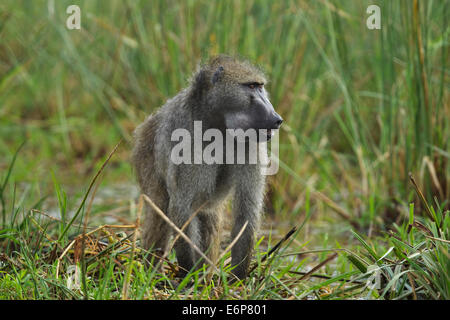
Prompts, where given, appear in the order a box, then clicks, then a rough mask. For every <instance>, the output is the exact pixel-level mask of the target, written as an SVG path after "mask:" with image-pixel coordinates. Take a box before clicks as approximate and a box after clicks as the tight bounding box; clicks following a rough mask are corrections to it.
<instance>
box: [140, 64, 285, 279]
mask: <svg viewBox="0 0 450 320" xmlns="http://www.w3.org/2000/svg"><path fill="white" fill-rule="evenodd" d="M265 83H266V77H265V75H264V74H263V72H262V71H261V70H260V69H259V68H258V67H256V66H254V65H253V64H251V63H249V62H247V61H245V60H242V59H238V58H235V57H230V56H225V55H220V56H217V57H214V58H212V59H211V60H209V62H208V63H206V64H204V65H202V66H201V67H200V68H199V70H198V71H197V72H196V73H195V74H194V76H193V77H192V79H191V81H190V85H189V86H188V87H187V88H186V89H184V90H182V91H181V92H179V93H178V94H177V95H176V96H175V97H173V98H172V99H169V100H168V101H167V102H166V103H165V104H164V105H163V106H162V107H161V108H160V109H159V110H158V111H157V112H155V113H154V114H151V115H150V116H149V117H148V118H147V119H146V120H145V121H144V122H143V123H142V124H141V125H139V126H138V127H137V128H136V130H135V145H134V149H133V155H132V162H133V165H134V168H135V171H136V174H137V179H138V182H139V184H140V188H141V192H142V193H144V194H146V195H147V196H148V197H149V198H151V199H152V200H153V202H154V203H155V204H156V205H157V206H158V207H159V208H160V209H161V210H162V211H163V212H164V213H165V214H166V215H167V216H168V217H169V218H170V219H171V220H172V221H173V222H174V224H176V225H177V226H178V227H179V228H181V227H182V226H183V225H184V223H185V222H186V221H187V220H188V219H189V217H190V216H191V215H192V214H193V213H194V212H195V210H197V209H198V208H200V207H201V209H200V212H198V213H197V215H196V216H195V218H194V219H193V220H192V221H191V222H190V224H189V225H188V226H187V227H186V228H185V229H184V232H185V234H186V235H187V236H188V237H189V238H190V240H192V242H193V243H195V244H196V245H197V246H198V247H199V248H200V249H201V250H203V252H205V253H206V254H207V256H208V257H210V259H211V260H212V261H215V260H214V259H215V258H216V257H217V253H218V249H219V231H220V229H221V225H220V216H221V211H222V207H223V204H224V202H225V201H226V199H227V198H228V196H229V195H230V196H231V197H232V198H233V219H234V225H233V227H232V232H231V237H232V239H234V238H235V237H236V235H237V234H238V233H239V231H240V230H241V228H242V227H243V226H244V224H245V223H246V222H247V221H248V224H247V227H246V228H245V229H244V232H243V233H242V235H241V237H240V238H239V240H238V241H237V242H236V244H235V245H234V246H233V248H232V250H231V256H232V261H231V263H232V266H234V269H233V273H234V274H235V275H236V276H237V277H238V278H240V279H243V278H245V277H246V275H247V271H248V267H249V263H250V258H251V253H252V249H253V245H254V234H255V231H256V230H257V228H258V223H259V220H260V211H261V207H262V203H263V196H264V185H265V179H264V176H263V175H262V174H261V166H260V163H259V162H258V163H256V164H247V163H245V164H224V163H213V164H205V163H201V164H196V163H191V164H189V163H182V164H174V163H173V161H171V149H172V148H173V146H174V144H175V142H174V141H172V138H171V135H172V133H173V132H174V130H175V129H179V128H182V129H185V130H187V132H190V133H192V134H193V130H194V121H201V123H202V128H203V129H209V128H214V129H217V130H220V132H222V133H224V135H225V134H226V132H225V131H226V130H228V129H242V130H247V129H254V130H259V129H265V130H267V132H268V134H267V137H266V138H267V139H270V136H271V134H272V133H273V130H276V129H278V128H279V127H280V125H281V123H282V121H283V120H282V118H281V117H280V115H278V114H277V113H276V112H275V110H274V108H273V106H272V104H271V103H270V101H269V98H268V94H267V92H266V90H265V88H264V85H265ZM263 140H264V139H263ZM244 143H248V141H247V140H246V141H245V142H244ZM246 150H247V149H246ZM246 152H247V153H248V151H246ZM194 156H195V155H194ZM224 156H225V155H224ZM145 210H146V212H145V218H144V219H143V220H144V221H143V233H142V237H143V246H144V248H146V249H149V248H153V249H159V250H162V251H163V252H164V251H166V250H167V248H168V242H169V237H170V236H171V234H172V231H173V230H171V227H170V226H169V225H168V224H167V223H166V222H165V221H164V220H163V219H162V218H161V217H160V216H159V215H157V214H156V213H155V212H154V211H153V209H152V208H151V207H150V206H148V205H147V206H146V208H145ZM174 248H175V251H176V257H177V260H178V264H179V266H180V267H181V268H180V274H179V276H184V275H185V274H186V273H185V272H183V270H182V269H184V270H191V269H193V267H194V266H197V267H199V263H198V262H199V259H200V255H199V254H198V252H196V251H195V250H194V249H193V248H192V247H191V246H190V245H189V244H188V243H187V242H186V241H185V240H184V239H182V238H179V239H178V240H177V242H176V243H175V245H174Z"/></svg>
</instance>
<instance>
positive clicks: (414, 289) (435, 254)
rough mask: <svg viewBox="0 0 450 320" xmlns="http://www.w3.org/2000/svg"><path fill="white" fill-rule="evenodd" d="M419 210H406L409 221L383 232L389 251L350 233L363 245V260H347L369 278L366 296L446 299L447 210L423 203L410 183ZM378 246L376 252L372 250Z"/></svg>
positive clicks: (449, 293) (449, 266)
mask: <svg viewBox="0 0 450 320" xmlns="http://www.w3.org/2000/svg"><path fill="white" fill-rule="evenodd" d="M411 180H412V181H413V183H414V186H415V188H416V191H417V194H418V196H419V199H420V200H421V201H422V202H423V207H424V208H426V209H423V210H428V211H429V212H428V213H427V214H425V215H421V216H417V215H416V214H415V206H414V203H411V204H410V207H409V219H408V220H407V221H405V222H404V223H402V224H401V225H397V224H394V225H393V227H394V230H389V232H388V233H387V243H388V245H389V248H388V249H387V250H385V251H384V252H380V249H381V248H380V246H379V245H378V246H372V245H370V244H369V243H368V241H366V240H364V239H363V237H361V236H360V235H358V234H357V233H355V232H354V236H355V237H356V238H357V239H358V240H359V242H360V243H361V244H362V245H363V249H362V251H363V252H364V256H365V258H364V259H361V258H356V257H355V256H353V255H349V256H348V258H349V259H350V261H351V262H352V263H353V264H354V265H355V266H356V267H357V269H358V270H359V271H360V272H361V274H362V277H369V281H368V282H367V286H366V287H367V288H368V293H367V295H368V296H369V297H370V296H373V297H376V298H383V299H442V300H448V299H449V298H450V274H449V270H450V255H449V252H450V232H449V230H450V211H448V210H445V211H444V210H443V209H442V207H441V206H440V205H439V203H438V202H437V201H436V202H435V205H432V204H429V203H427V202H426V200H425V198H424V197H423V194H422V192H421V191H420V189H418V188H417V185H416V184H415V182H414V179H413V178H412V177H411ZM375 247H378V250H376V249H375Z"/></svg>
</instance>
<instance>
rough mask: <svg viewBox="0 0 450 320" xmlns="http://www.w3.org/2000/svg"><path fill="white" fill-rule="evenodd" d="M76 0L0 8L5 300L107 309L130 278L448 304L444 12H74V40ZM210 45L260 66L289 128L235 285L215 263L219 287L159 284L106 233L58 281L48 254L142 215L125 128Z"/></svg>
mask: <svg viewBox="0 0 450 320" xmlns="http://www.w3.org/2000/svg"><path fill="white" fill-rule="evenodd" d="M70 4H74V3H73V1H72V2H70V1H26V0H24V1H3V2H2V3H1V4H0V214H1V218H0V219H1V220H0V222H1V229H0V298H3V299H48V298H50V299H71V298H76V299H82V298H85V297H87V298H91V299H100V298H103V299H119V298H122V297H123V294H124V292H123V290H124V289H123V287H124V285H125V284H126V283H128V282H129V285H130V287H129V290H128V293H127V297H128V298H130V299H140V298H149V299H153V298H164V299H166V298H174V299H184V298H199V299H210V298H227V299H228V298H229V299H237V298H244V299H247V298H252V299H255V298H258V299H281V298H289V297H291V298H315V299H324V298H325V299H343V298H367V297H368V298H372V299H382V298H383V299H384V298H385V299H414V298H418V299H421V298H427V299H448V297H449V275H448V274H449V262H448V261H449V257H448V252H449V251H448V249H449V248H448V245H449V243H448V241H449V235H448V209H449V208H450V207H449V206H450V203H449V200H450V184H449V182H450V166H449V161H450V159H449V158H450V153H449V150H450V146H449V141H450V139H449V138H450V124H449V121H450V107H449V103H448V101H450V99H449V91H448V87H449V69H448V61H449V59H448V52H449V50H448V46H449V28H448V22H447V21H448V18H447V16H448V12H449V6H450V2H449V1H447V0H445V1H438V0H434V1H433V0H429V1H414V0H402V1H331V0H323V1H268V0H263V1H253V0H250V1H237V0H234V1H207V0H199V1H163V0H160V1H159V0H158V1H156V0H155V1H108V2H107V3H105V2H103V1H77V2H76V4H78V5H79V6H80V8H81V13H82V22H81V25H82V30H81V31H75V30H68V29H66V27H65V21H66V18H67V16H68V15H67V14H66V13H65V10H66V8H67V6H68V5H70ZM370 4H377V5H379V6H380V8H381V14H382V17H381V24H382V29H381V30H368V29H367V28H366V19H367V17H368V15H367V14H366V8H367V6H368V5H370ZM218 53H227V54H237V55H241V56H244V57H246V58H249V59H250V60H252V61H254V62H255V63H257V64H259V65H261V66H262V67H263V68H264V69H265V70H266V73H267V75H268V77H269V79H270V83H269V84H268V90H269V92H270V94H271V101H272V103H273V105H274V106H275V108H276V109H277V112H278V113H280V114H281V115H282V116H283V118H284V119H285V123H284V124H283V126H282V130H281V132H280V143H281V145H280V172H279V173H278V174H277V175H276V176H273V177H270V178H269V182H270V185H269V192H268V195H267V199H266V200H267V201H266V218H265V219H264V224H263V228H262V229H263V230H262V231H263V233H262V234H263V235H262V237H263V239H262V240H261V241H260V243H259V245H258V247H257V248H256V252H257V254H256V256H255V263H257V268H256V269H255V270H254V271H253V274H252V277H250V278H249V279H248V280H247V281H246V282H245V286H241V285H239V284H228V283H227V281H226V278H227V277H226V275H227V274H229V271H228V270H227V269H226V267H225V266H226V264H224V261H222V264H219V266H220V265H222V266H223V268H219V271H220V272H215V273H214V276H213V278H212V282H211V281H209V282H205V281H206V280H205V277H204V274H203V273H194V274H192V275H191V278H192V279H194V283H195V285H193V286H192V287H190V286H188V287H185V289H181V288H179V289H177V290H172V289H169V288H165V289H164V285H166V286H167V284H168V282H167V281H166V280H168V279H169V278H170V277H171V273H170V272H169V273H165V274H161V273H160V272H156V271H155V272H147V271H145V270H144V267H143V265H142V258H143V256H144V255H145V254H146V253H145V252H143V251H142V250H141V248H140V247H139V242H137V243H135V245H136V248H135V249H136V250H135V252H134V254H133V257H131V255H130V251H132V244H133V243H134V242H133V241H132V239H133V229H132V228H131V229H125V231H126V232H127V235H128V236H130V238H129V239H127V240H126V241H125V240H124V243H121V242H120V241H121V240H120V239H122V238H120V237H117V236H115V233H116V232H118V231H120V230H116V229H114V228H113V229H108V230H109V231H108V232H109V233H108V234H109V236H108V235H107V234H105V233H104V231H102V230H103V229H102V230H99V231H98V232H95V233H93V234H92V235H91V238H90V240H92V243H87V244H86V247H85V249H89V250H90V249H92V252H88V253H86V257H84V255H82V256H81V257H77V259H79V260H78V267H77V268H78V269H77V270H78V271H79V272H81V271H83V272H81V274H80V279H79V280H80V282H79V283H78V282H77V285H76V286H73V285H69V284H68V279H72V280H74V279H75V278H73V277H71V276H70V275H69V269H70V268H72V267H71V266H76V265H77V263H74V261H75V260H76V259H75V255H76V254H75V252H74V251H70V252H68V253H67V254H66V255H65V256H64V257H63V258H61V261H60V266H59V273H58V275H56V263H57V258H58V257H60V256H61V255H62V254H63V251H64V249H65V248H67V246H68V245H69V244H70V243H71V242H72V241H73V239H74V238H75V237H76V236H77V235H80V234H82V233H83V230H84V223H85V222H86V221H87V223H88V227H89V228H95V227H97V226H100V225H104V224H119V225H129V224H134V223H135V220H136V218H137V212H138V209H137V200H136V198H137V194H136V192H135V191H134V189H133V186H135V185H136V183H135V180H134V178H133V173H132V171H131V167H130V164H129V155H130V149H131V135H132V131H133V129H134V128H135V127H136V125H138V124H139V123H140V122H142V121H143V120H144V119H145V117H146V115H147V114H149V113H150V112H152V111H154V110H156V109H157V108H158V107H159V106H161V105H162V104H163V103H164V102H165V101H166V100H167V99H168V98H170V97H171V96H173V95H174V94H176V93H177V92H178V91H179V90H180V89H182V88H183V87H185V86H186V85H187V83H188V80H189V77H190V76H191V74H192V72H193V71H194V70H195V69H196V67H197V65H198V64H199V63H200V62H201V61H204V60H205V59H207V58H208V57H209V56H211V55H213V54H218ZM120 139H123V140H122V141H123V142H122V143H121V145H120V146H119V148H118V149H117V151H116V152H115V153H114V155H113V156H112V158H111V159H110V160H109V162H108V166H107V167H106V168H105V169H104V170H102V171H101V172H100V170H101V166H102V164H103V163H104V161H105V159H106V158H107V155H108V154H109V152H111V150H113V148H114V146H115V145H116V144H117V143H118V141H119V140H120ZM24 142H25V143H24ZM23 143H24V144H23ZM22 144H23V145H22ZM19 149H20V150H19ZM99 172H100V174H99V176H98V179H97V180H96V181H95V183H92V184H91V182H92V181H93V177H94V176H95V175H96V173H99ZM409 173H412V175H413V177H414V179H415V182H416V186H414V185H413V184H412V183H411V181H410V178H409ZM418 190H420V192H418ZM420 194H422V195H420ZM91 199H92V200H91ZM411 205H412V206H413V208H412V209H411ZM32 209H37V210H39V212H38V211H32ZM42 212H43V213H42ZM46 215H51V216H52V217H54V218H57V219H58V220H52V219H50V218H48V217H47V216H46ZM86 216H87V218H86ZM306 218H308V219H306ZM306 220H307V222H306V223H305V224H304V225H303V226H302V228H299V231H298V232H297V233H296V234H295V236H292V237H291V238H290V239H289V240H288V241H287V242H286V243H284V244H283V246H282V248H281V249H279V251H277V252H276V253H274V254H273V255H272V256H271V258H270V259H267V260H264V261H261V260H262V259H263V257H264V255H265V253H266V252H268V250H270V248H272V246H273V245H274V244H275V243H276V242H277V241H279V240H280V239H281V238H282V237H283V236H284V235H285V234H286V233H287V232H288V230H290V229H291V227H293V226H300V225H302V223H303V222H304V221H306ZM418 223H419V224H418ZM89 228H87V229H86V230H87V231H89V230H92V229H89ZM104 230H105V231H106V230H107V229H104ZM389 230H392V232H393V234H391V233H390V231H389ZM99 241H100V242H101V243H103V242H104V244H98V243H97V242H99ZM95 243H97V245H94V244H95ZM115 243H120V246H119V247H117V248H116V247H113V248H110V249H109V250H107V251H105V252H104V253H102V254H100V256H95V254H99V253H100V252H103V250H105V249H106V247H105V246H111V245H114V244H115ZM89 250H88V251H89ZM52 252H53V253H52ZM334 253H337V256H333V254H334ZM417 253H419V254H417ZM77 254H78V253H77ZM47 258H48V259H47ZM226 258H227V257H224V259H226ZM55 259H56V260H55ZM168 259H169V262H170V263H172V264H175V265H176V259H175V258H174V256H173V255H171V256H169V257H168ZM321 263H324V264H323V265H321ZM130 266H131V267H130ZM165 266H166V267H168V266H169V264H166V265H165ZM370 266H377V267H379V268H380V270H382V276H381V278H380V279H381V284H380V287H379V288H376V289H374V290H371V289H370V288H368V287H367V286H366V285H365V284H366V281H367V279H368V278H370V277H371V276H372V275H374V272H375V271H373V270H377V269H374V268H372V267H370ZM315 267H317V269H314V268H315ZM310 270H313V272H312V274H308V272H309V271H310ZM368 270H369V271H368ZM376 272H377V271H376ZM376 272H375V273H376ZM128 275H129V276H128ZM302 277H303V278H302ZM195 279H197V280H195ZM72 280H70V281H72ZM77 281H78V280H77ZM72 282H73V281H72ZM157 283H159V284H157ZM78 285H79V286H78Z"/></svg>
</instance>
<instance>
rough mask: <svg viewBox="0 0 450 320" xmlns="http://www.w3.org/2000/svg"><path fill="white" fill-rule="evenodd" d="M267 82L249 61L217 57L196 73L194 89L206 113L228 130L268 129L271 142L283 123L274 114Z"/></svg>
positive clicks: (278, 116)
mask: <svg viewBox="0 0 450 320" xmlns="http://www.w3.org/2000/svg"><path fill="white" fill-rule="evenodd" d="M266 82H267V80H266V78H265V76H264V74H263V73H262V71H261V70H259V69H258V68H257V67H255V66H253V65H252V64H250V63H249V62H247V61H241V60H238V59H236V58H233V57H229V56H218V57H215V58H213V59H211V61H210V62H209V63H208V64H207V65H205V66H203V67H202V68H201V69H200V71H199V72H198V73H197V75H196V77H195V79H194V83H193V88H194V94H195V95H196V96H197V99H202V101H204V102H205V103H204V109H205V110H203V112H208V113H213V114H212V115H211V116H213V117H214V119H215V122H216V123H221V124H222V126H223V127H224V128H226V129H243V130H244V131H246V130H247V129H255V130H259V129H266V130H267V131H266V132H267V138H268V139H270V138H271V136H272V134H273V130H274V129H278V128H279V127H280V126H281V123H282V122H283V119H282V118H281V117H280V115H279V114H278V113H276V112H275V110H274V108H273V106H272V104H271V103H270V101H269V97H268V94H267V91H266V89H265V88H264V85H265V84H266Z"/></svg>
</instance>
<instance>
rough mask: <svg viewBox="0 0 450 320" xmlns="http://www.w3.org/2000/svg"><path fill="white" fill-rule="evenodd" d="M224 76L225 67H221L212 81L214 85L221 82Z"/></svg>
mask: <svg viewBox="0 0 450 320" xmlns="http://www.w3.org/2000/svg"><path fill="white" fill-rule="evenodd" d="M222 75H223V67H222V66H220V67H218V68H217V70H216V72H214V75H213V77H212V79H211V81H212V83H213V84H215V83H216V82H217V81H219V80H220V78H222Z"/></svg>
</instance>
